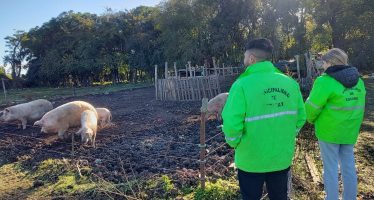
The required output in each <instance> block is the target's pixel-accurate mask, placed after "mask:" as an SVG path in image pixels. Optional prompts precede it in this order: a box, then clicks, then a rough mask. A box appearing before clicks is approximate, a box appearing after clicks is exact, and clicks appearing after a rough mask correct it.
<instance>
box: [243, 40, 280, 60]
mask: <svg viewBox="0 0 374 200" xmlns="http://www.w3.org/2000/svg"><path fill="white" fill-rule="evenodd" d="M273 49H274V46H273V43H272V42H271V41H270V40H269V39H266V38H258V39H254V40H251V41H249V42H248V43H247V44H246V46H245V50H246V51H253V52H258V53H256V55H255V56H256V57H258V58H259V59H263V60H268V59H271V55H272V53H273Z"/></svg>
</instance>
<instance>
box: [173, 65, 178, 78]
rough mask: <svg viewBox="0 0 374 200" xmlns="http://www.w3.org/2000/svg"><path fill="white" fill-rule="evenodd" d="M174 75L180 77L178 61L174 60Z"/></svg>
mask: <svg viewBox="0 0 374 200" xmlns="http://www.w3.org/2000/svg"><path fill="white" fill-rule="evenodd" d="M174 77H175V78H178V71H177V62H174Z"/></svg>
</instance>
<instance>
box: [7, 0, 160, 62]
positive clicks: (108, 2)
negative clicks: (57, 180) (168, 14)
mask: <svg viewBox="0 0 374 200" xmlns="http://www.w3.org/2000/svg"><path fill="white" fill-rule="evenodd" d="M159 2H160V0H0V8H1V9H0V66H2V65H3V57H4V56H5V50H6V47H5V40H4V38H5V37H6V36H8V35H12V34H13V33H15V31H16V30H24V31H28V30H30V29H31V28H33V27H35V26H41V25H42V24H43V23H44V22H47V21H49V20H50V19H51V18H52V17H57V16H58V15H59V14H60V13H62V12H64V11H69V10H73V11H75V12H90V13H95V14H102V13H103V12H104V11H105V9H106V8H111V9H112V10H113V11H119V10H126V9H127V10H130V9H132V8H135V7H138V6H141V5H143V6H155V5H157V4H159Z"/></svg>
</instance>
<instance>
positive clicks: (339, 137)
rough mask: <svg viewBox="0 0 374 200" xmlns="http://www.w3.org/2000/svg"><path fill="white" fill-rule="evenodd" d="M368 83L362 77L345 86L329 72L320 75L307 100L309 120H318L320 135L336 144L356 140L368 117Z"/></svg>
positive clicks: (318, 136)
mask: <svg viewBox="0 0 374 200" xmlns="http://www.w3.org/2000/svg"><path fill="white" fill-rule="evenodd" d="M365 95H366V90H365V85H364V82H363V81H362V80H361V79H360V80H359V81H358V83H357V85H356V86H355V87H353V88H345V87H344V86H343V85H342V84H341V83H339V82H338V81H337V80H335V79H334V78H332V77H330V76H329V75H327V74H323V75H322V76H320V77H318V78H317V79H316V80H315V82H314V85H313V89H312V91H311V93H310V95H309V97H308V99H307V101H306V102H305V108H306V113H307V120H308V122H310V123H312V124H315V128H316V135H317V138H318V139H319V140H321V141H324V142H329V143H334V144H355V143H356V141H357V137H358V134H359V131H360V126H361V123H362V120H363V118H364V111H365Z"/></svg>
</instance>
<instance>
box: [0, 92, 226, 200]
mask: <svg viewBox="0 0 374 200" xmlns="http://www.w3.org/2000/svg"><path fill="white" fill-rule="evenodd" d="M73 100H83V101H87V102H90V103H92V104H93V105H94V106H95V107H107V108H108V109H110V110H111V111H112V115H113V121H112V122H113V124H114V125H112V126H110V127H107V128H104V129H101V130H99V131H98V134H97V138H96V145H97V149H93V148H91V147H89V146H83V145H81V144H79V137H76V138H75V141H78V142H77V143H76V145H75V155H74V158H75V159H79V160H84V161H85V163H86V165H89V166H90V167H92V168H93V171H94V173H96V174H99V176H101V177H103V178H104V179H105V180H107V181H111V182H120V181H122V180H121V177H120V176H117V174H118V172H120V171H121V170H122V169H121V168H122V165H121V164H120V163H121V161H122V162H123V168H124V169H125V170H126V171H127V172H128V173H132V174H135V176H138V177H151V176H153V175H157V174H170V175H171V176H173V177H175V178H176V179H178V180H179V181H178V184H179V185H180V186H182V185H185V184H189V185H196V184H197V183H198V182H197V179H198V168H199V164H198V162H197V160H198V159H199V147H198V143H199V126H200V121H199V116H200V106H201V103H200V102H167V103H165V102H160V101H156V100H155V97H154V89H153V88H145V89H134V90H129V91H121V92H115V93H112V94H109V95H89V96H84V97H79V98H66V99H61V100H58V101H56V102H55V106H58V105H61V104H63V103H66V102H70V101H73ZM218 125H219V122H217V121H215V120H210V121H209V122H208V123H207V130H208V131H207V136H206V138H207V139H209V138H211V137H212V136H216V137H214V138H212V139H210V140H209V141H208V142H207V144H208V146H207V148H208V152H209V151H212V150H215V149H216V150H215V152H214V153H213V154H211V155H210V156H209V159H208V161H207V162H208V163H207V166H208V175H213V176H223V175H224V174H222V173H225V171H227V170H225V169H224V168H222V167H221V171H222V170H223V172H222V173H217V172H218V171H219V170H218V171H217V170H215V171H214V174H213V173H210V172H213V170H212V169H211V168H210V165H213V163H216V164H215V166H218V167H219V164H218V163H223V164H226V165H227V164H229V162H230V161H232V155H231V154H230V155H229V156H227V157H222V156H223V155H225V154H227V153H230V152H231V150H230V149H228V148H227V147H226V145H225V144H224V143H223V136H222V135H220V134H219V131H218V129H217V128H216V126H218ZM209 130H210V131H209ZM74 131H75V129H72V130H69V132H74ZM39 132H40V128H38V127H31V126H29V127H27V129H26V130H20V129H17V125H14V124H1V125H0V152H2V153H1V155H0V164H1V165H4V164H6V163H12V162H17V161H19V160H21V159H22V158H25V157H26V158H28V159H27V162H24V165H27V167H29V168H32V167H35V166H37V165H38V163H40V162H42V161H43V160H46V159H49V158H58V159H61V158H71V142H70V141H61V140H58V138H57V135H56V134H40V133H39ZM38 133H39V134H38ZM36 134H38V135H37V136H36V137H33V135H36ZM217 134H218V135H217ZM231 153H232V152H231ZM221 161H222V162H221ZM217 162H218V163H217ZM5 192H6V191H5ZM5 192H4V194H0V196H1V195H4V196H6V194H5ZM12 194H13V192H12Z"/></svg>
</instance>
